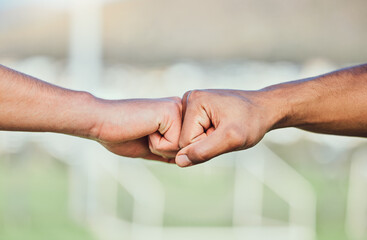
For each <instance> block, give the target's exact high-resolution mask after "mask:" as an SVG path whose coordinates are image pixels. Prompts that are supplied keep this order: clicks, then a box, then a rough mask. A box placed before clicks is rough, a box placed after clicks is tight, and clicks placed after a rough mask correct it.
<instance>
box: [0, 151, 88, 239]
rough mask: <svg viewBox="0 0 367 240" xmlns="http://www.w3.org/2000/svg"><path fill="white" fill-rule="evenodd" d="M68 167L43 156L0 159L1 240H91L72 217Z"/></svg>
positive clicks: (33, 155)
mask: <svg viewBox="0 0 367 240" xmlns="http://www.w3.org/2000/svg"><path fill="white" fill-rule="evenodd" d="M67 188H68V182H67V172H66V169H65V166H64V165H63V164H61V163H60V162H58V161H55V160H54V159H50V158H47V157H46V156H44V155H40V156H38V155H37V154H33V153H31V154H29V155H27V157H24V156H23V155H13V156H7V157H6V158H4V157H3V158H1V159H0V239H4V240H33V239H35V240H36V239H37V240H40V239H53V240H65V239H68V240H74V239H75V240H89V239H93V238H92V235H91V234H90V233H89V232H88V231H87V230H86V229H85V228H84V227H82V226H80V225H78V224H77V223H76V222H74V221H73V220H72V219H71V218H70V217H69V214H68V213H69V212H68V207H67V203H68V199H67V197H68V196H67V191H68V190H67Z"/></svg>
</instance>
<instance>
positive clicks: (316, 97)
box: [176, 64, 367, 166]
mask: <svg viewBox="0 0 367 240" xmlns="http://www.w3.org/2000/svg"><path fill="white" fill-rule="evenodd" d="M183 110H184V122H183V128H182V133H181V137H180V146H181V147H182V148H183V149H181V150H180V152H179V153H178V155H177V157H176V163H177V164H178V165H180V166H190V165H192V164H197V163H201V162H205V161H207V160H209V159H211V158H213V157H215V156H217V155H220V154H222V153H225V152H230V151H234V150H241V149H246V148H249V147H252V146H254V145H255V144H257V143H258V142H259V141H260V140H261V139H262V138H263V136H264V135H265V134H266V133H267V132H268V131H270V130H272V129H276V128H285V127H297V128H301V129H304V130H308V131H312V132H317V133H327V134H338V135H348V136H359V137H367V65H366V64H365V65H361V66H355V67H352V68H347V69H342V70H339V71H336V72H332V73H329V74H325V75H322V76H318V77H314V78H309V79H304V80H299V81H294V82H288V83H283V84H278V85H274V86H270V87H267V88H264V89H261V90H259V91H239V90H194V91H190V92H187V93H186V94H185V95H184V97H183Z"/></svg>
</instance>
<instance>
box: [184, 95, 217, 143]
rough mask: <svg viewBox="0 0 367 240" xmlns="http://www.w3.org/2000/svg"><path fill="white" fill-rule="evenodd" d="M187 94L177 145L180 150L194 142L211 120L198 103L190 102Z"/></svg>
mask: <svg viewBox="0 0 367 240" xmlns="http://www.w3.org/2000/svg"><path fill="white" fill-rule="evenodd" d="M190 95H191V94H188V96H187V97H188V98H187V105H186V111H185V115H184V118H183V119H184V120H183V124H182V130H181V136H180V139H179V145H180V147H181V148H183V147H186V146H187V145H189V144H191V143H193V142H194V140H195V139H196V138H197V137H199V136H200V135H202V134H204V133H205V131H206V130H207V129H208V128H209V127H210V126H211V120H210V118H209V116H208V114H207V112H206V110H205V108H204V107H203V105H202V104H201V103H200V102H197V101H191V100H190V99H189V97H190Z"/></svg>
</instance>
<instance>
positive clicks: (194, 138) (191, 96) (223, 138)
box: [176, 90, 280, 167]
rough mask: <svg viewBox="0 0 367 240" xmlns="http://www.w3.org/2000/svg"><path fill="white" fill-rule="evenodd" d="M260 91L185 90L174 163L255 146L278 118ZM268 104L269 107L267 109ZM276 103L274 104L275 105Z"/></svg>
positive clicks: (188, 163) (183, 164)
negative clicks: (181, 121) (178, 149)
mask: <svg viewBox="0 0 367 240" xmlns="http://www.w3.org/2000/svg"><path fill="white" fill-rule="evenodd" d="M267 101H268V99H267V98H266V97H265V96H264V94H263V93H262V92H261V91H258V92H255V91H254V92H251V91H237V90H194V91H189V92H187V93H185V95H184V97H183V99H182V103H183V119H184V121H183V126H182V131H181V136H180V139H179V145H180V147H181V148H182V149H181V150H180V151H179V152H178V154H177V156H176V164H177V165H179V166H181V167H187V166H191V165H195V164H198V163H202V162H205V161H207V160H209V159H211V158H213V157H215V156H218V155H220V154H222V153H226V152H230V151H235V150H242V149H247V148H250V147H252V146H254V145H256V144H257V143H258V142H259V141H260V140H261V139H262V138H263V136H264V135H265V133H266V132H268V131H269V130H270V129H271V128H272V127H273V125H274V124H275V122H276V121H277V120H278V118H279V116H280V115H279V114H278V112H279V111H278V110H277V109H276V107H274V106H272V105H271V104H268V103H267ZM268 106H272V107H271V108H270V107H268ZM275 106H276V105H275Z"/></svg>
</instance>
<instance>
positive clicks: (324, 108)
mask: <svg viewBox="0 0 367 240" xmlns="http://www.w3.org/2000/svg"><path fill="white" fill-rule="evenodd" d="M261 92H262V94H264V95H265V96H266V99H269V102H268V103H269V104H268V105H269V106H270V105H272V106H273V108H274V110H275V111H278V112H279V113H280V114H278V115H276V116H277V119H275V121H274V125H273V127H272V128H273V129H274V128H284V127H298V128H301V129H304V130H308V131H312V132H318V133H328V134H338V135H349V136H362V137H367V65H361V66H356V67H353V68H348V69H343V70H340V71H336V72H332V73H329V74H326V75H322V76H319V77H314V78H310V79H305V80H300V81H295V82H289V83H284V84H279V85H275V86H271V87H268V88H265V89H263V90H261Z"/></svg>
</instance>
